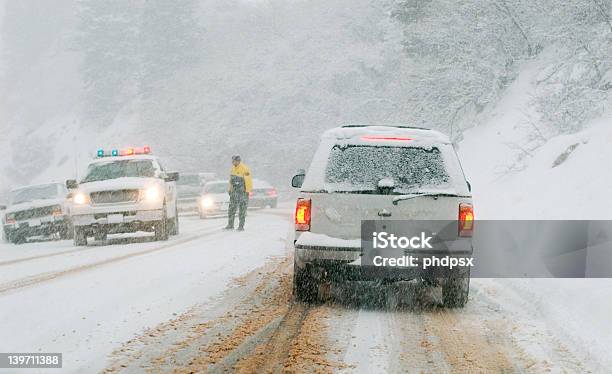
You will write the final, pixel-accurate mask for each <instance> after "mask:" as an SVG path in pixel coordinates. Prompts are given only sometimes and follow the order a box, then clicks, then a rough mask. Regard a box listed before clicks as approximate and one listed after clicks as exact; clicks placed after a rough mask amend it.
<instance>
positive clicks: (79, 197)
mask: <svg viewBox="0 0 612 374" xmlns="http://www.w3.org/2000/svg"><path fill="white" fill-rule="evenodd" d="M72 201H74V203H75V204H77V205H85V204H87V203H88V202H89V198H88V197H87V195H86V194H84V193H83V192H77V193H76V194H74V197H73V198H72Z"/></svg>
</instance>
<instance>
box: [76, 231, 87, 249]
mask: <svg viewBox="0 0 612 374" xmlns="http://www.w3.org/2000/svg"><path fill="white" fill-rule="evenodd" d="M74 245H75V246H76V247H81V246H86V245H87V232H86V231H85V229H84V228H82V227H78V226H75V227H74Z"/></svg>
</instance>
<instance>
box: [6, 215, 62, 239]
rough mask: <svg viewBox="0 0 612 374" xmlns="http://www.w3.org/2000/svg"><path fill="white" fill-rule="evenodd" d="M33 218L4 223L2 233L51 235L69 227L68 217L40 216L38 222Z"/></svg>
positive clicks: (9, 234) (8, 234)
mask: <svg viewBox="0 0 612 374" xmlns="http://www.w3.org/2000/svg"><path fill="white" fill-rule="evenodd" d="M33 221H35V220H28V221H18V222H17V223H14V224H10V225H8V224H7V225H4V233H5V234H6V235H7V236H22V237H30V236H39V235H51V234H54V233H56V232H60V231H62V230H67V229H68V228H69V227H70V219H69V218H68V217H66V216H63V217H52V216H49V217H42V218H40V223H38V222H36V224H34V222H33Z"/></svg>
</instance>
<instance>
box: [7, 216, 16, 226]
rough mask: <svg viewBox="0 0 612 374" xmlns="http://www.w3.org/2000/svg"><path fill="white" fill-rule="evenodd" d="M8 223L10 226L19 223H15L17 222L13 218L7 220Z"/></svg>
mask: <svg viewBox="0 0 612 374" xmlns="http://www.w3.org/2000/svg"><path fill="white" fill-rule="evenodd" d="M6 223H7V224H9V225H14V224H16V223H17V221H15V220H14V219H12V218H8V219H7V220H6Z"/></svg>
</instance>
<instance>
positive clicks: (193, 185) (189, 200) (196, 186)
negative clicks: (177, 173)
mask: <svg viewBox="0 0 612 374" xmlns="http://www.w3.org/2000/svg"><path fill="white" fill-rule="evenodd" d="M203 184H204V180H203V178H202V176H201V175H200V174H199V173H181V178H180V179H179V180H178V181H177V182H176V191H177V194H178V195H177V204H178V210H179V212H196V211H197V210H198V199H199V197H200V193H201V192H202V186H203Z"/></svg>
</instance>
